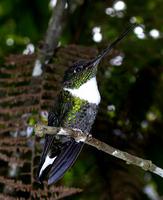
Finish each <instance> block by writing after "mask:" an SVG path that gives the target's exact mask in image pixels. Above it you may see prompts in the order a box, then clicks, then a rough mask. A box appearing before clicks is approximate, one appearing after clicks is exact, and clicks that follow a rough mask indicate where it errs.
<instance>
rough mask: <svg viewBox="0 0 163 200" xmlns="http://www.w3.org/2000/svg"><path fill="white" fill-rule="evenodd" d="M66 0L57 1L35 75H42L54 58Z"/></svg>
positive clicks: (39, 54) (36, 63)
mask: <svg viewBox="0 0 163 200" xmlns="http://www.w3.org/2000/svg"><path fill="white" fill-rule="evenodd" d="M65 4H66V0H60V1H57V5H56V6H55V7H54V10H53V13H52V16H51V18H50V20H49V25H48V29H47V32H46V36H45V39H44V42H43V46H42V48H41V49H40V50H39V53H38V58H37V59H36V61H35V65H34V69H33V73H32V75H33V76H41V75H42V73H43V68H44V65H45V64H46V63H48V61H49V60H50V59H51V58H52V56H53V54H54V50H55V49H56V47H57V45H58V39H59V36H60V34H61V31H62V26H63V22H62V18H63V14H64V9H65Z"/></svg>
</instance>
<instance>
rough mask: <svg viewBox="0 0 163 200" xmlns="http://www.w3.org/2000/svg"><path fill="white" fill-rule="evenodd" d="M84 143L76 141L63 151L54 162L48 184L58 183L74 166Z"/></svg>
mask: <svg viewBox="0 0 163 200" xmlns="http://www.w3.org/2000/svg"><path fill="white" fill-rule="evenodd" d="M83 145H84V144H83V143H81V142H80V143H77V142H75V141H74V140H73V141H71V142H70V144H69V146H68V147H67V148H66V150H63V151H62V152H61V153H60V154H59V155H58V157H57V158H56V160H55V161H54V163H53V165H52V167H51V169H50V173H49V178H48V184H52V183H53V184H54V183H56V182H57V181H58V180H59V179H60V178H61V177H62V176H63V175H64V173H65V172H66V171H67V170H68V169H69V168H70V167H71V166H72V165H73V164H74V162H75V160H76V158H77V157H78V155H79V153H80V151H81V149H82V147H83Z"/></svg>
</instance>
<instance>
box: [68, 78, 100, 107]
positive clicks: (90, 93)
mask: <svg viewBox="0 0 163 200" xmlns="http://www.w3.org/2000/svg"><path fill="white" fill-rule="evenodd" d="M64 90H66V91H69V92H70V93H71V94H72V95H73V96H75V97H79V98H80V99H83V100H86V101H88V102H89V103H95V104H96V105H98V104H99V103H100V100H101V97H100V93H99V91H98V87H97V81H96V78H95V77H94V78H91V79H90V80H88V81H87V82H86V83H84V84H83V85H81V86H80V87H79V88H78V89H71V88H64Z"/></svg>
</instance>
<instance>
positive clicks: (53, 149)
mask: <svg viewBox="0 0 163 200" xmlns="http://www.w3.org/2000/svg"><path fill="white" fill-rule="evenodd" d="M134 26H135V24H132V25H130V27H129V28H127V29H126V30H125V31H124V32H123V33H121V35H120V36H119V37H118V38H117V39H116V40H115V41H113V42H112V43H111V44H110V45H109V46H108V47H107V48H106V49H104V50H103V51H102V52H101V53H100V54H99V55H98V56H96V57H95V58H93V59H91V60H87V61H79V62H77V63H75V64H73V65H72V66H71V67H69V68H68V70H67V71H66V72H65V75H64V78H63V85H62V89H61V91H60V93H59V95H58V97H57V100H56V103H55V106H54V107H53V109H52V110H51V111H50V112H49V114H48V126H54V127H63V128H64V127H65V128H72V129H78V130H81V131H82V132H83V133H86V134H88V133H90V131H91V128H92V125H93V123H94V121H95V118H96V115H97V112H98V106H99V103H100V101H101V96H100V93H99V90H98V86H97V81H96V74H97V68H98V64H99V63H100V61H101V60H102V58H103V57H105V56H106V55H108V54H109V53H110V51H111V50H112V49H113V48H114V46H115V45H116V44H117V43H118V42H119V41H121V40H122V39H123V38H124V37H125V36H126V35H127V34H128V32H129V31H130V30H132V29H133V27H134ZM83 145H84V143H83V142H81V141H80V142H76V141H75V140H74V139H73V138H72V139H70V138H68V137H66V136H57V135H48V134H46V135H45V143H44V148H43V152H42V155H41V158H40V163H39V167H38V173H37V180H38V181H39V182H43V180H45V179H48V184H49V185H50V184H54V183H56V182H57V181H58V180H59V179H60V178H61V177H62V176H63V175H64V173H65V172H66V171H67V170H68V169H69V168H70V167H71V166H72V165H73V164H74V162H75V160H76V159H77V157H78V155H79V153H80V151H81V150H82V148H83Z"/></svg>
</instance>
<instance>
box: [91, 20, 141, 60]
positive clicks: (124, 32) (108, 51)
mask: <svg viewBox="0 0 163 200" xmlns="http://www.w3.org/2000/svg"><path fill="white" fill-rule="evenodd" d="M135 26H137V24H136V23H134V24H131V25H130V26H129V27H128V28H127V29H125V30H124V31H123V32H122V33H121V34H120V35H119V37H118V38H117V39H115V40H114V41H113V42H112V43H111V44H110V45H109V46H108V47H107V48H106V49H104V50H103V51H102V52H101V53H100V54H99V55H98V56H97V57H96V58H95V59H94V62H98V63H99V62H100V61H101V59H102V58H103V57H105V56H106V55H108V54H109V53H110V52H111V51H112V49H113V48H114V47H115V46H116V45H117V44H118V43H119V42H120V41H121V40H123V38H124V37H125V36H126V35H127V34H128V33H129V32H130V31H131V30H133V28H134V27H135Z"/></svg>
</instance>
